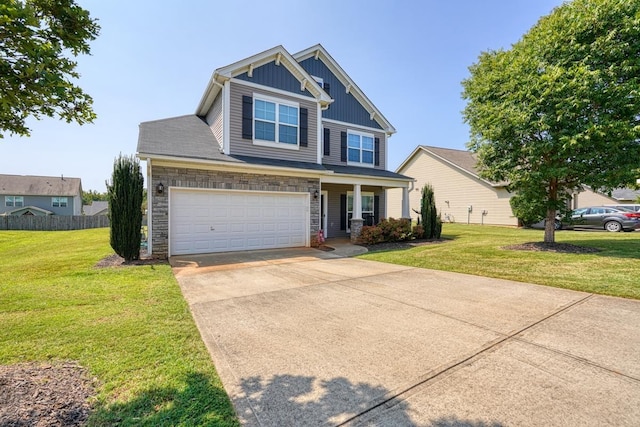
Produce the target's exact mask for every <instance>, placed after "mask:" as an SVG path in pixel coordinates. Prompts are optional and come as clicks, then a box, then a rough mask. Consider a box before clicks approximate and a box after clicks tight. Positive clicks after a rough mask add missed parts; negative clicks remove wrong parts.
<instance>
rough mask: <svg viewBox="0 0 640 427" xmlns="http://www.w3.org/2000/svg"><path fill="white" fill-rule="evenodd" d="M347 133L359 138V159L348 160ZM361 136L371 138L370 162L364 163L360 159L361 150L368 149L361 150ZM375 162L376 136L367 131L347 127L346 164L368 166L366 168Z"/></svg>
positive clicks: (372, 165)
mask: <svg viewBox="0 0 640 427" xmlns="http://www.w3.org/2000/svg"><path fill="white" fill-rule="evenodd" d="M349 135H357V136H358V137H359V139H360V147H359V150H360V161H358V162H356V161H353V160H349V148H351V147H349ZM362 137H367V138H371V140H372V142H373V149H372V150H371V154H372V155H371V163H365V162H363V161H362V152H363V151H369V150H363V148H362ZM375 164H376V137H375V135H374V134H372V133H368V132H360V131H357V130H352V129H347V165H350V166H363V167H368V168H372V167H374V166H375Z"/></svg>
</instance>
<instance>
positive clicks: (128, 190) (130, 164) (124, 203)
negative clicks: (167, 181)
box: [106, 154, 144, 261]
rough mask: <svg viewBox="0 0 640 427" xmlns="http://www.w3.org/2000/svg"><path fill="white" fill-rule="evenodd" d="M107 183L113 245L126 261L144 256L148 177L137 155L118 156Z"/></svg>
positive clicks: (111, 241)
mask: <svg viewBox="0 0 640 427" xmlns="http://www.w3.org/2000/svg"><path fill="white" fill-rule="evenodd" d="M106 184H107V194H108V201H109V217H110V223H111V233H110V243H111V247H112V248H113V250H114V251H115V253H117V254H118V255H120V256H121V257H123V258H124V259H125V260H126V261H132V260H136V259H138V258H140V240H141V234H140V230H141V228H142V209H141V208H140V207H141V205H142V189H143V186H144V177H143V176H142V172H140V163H139V161H138V159H136V158H135V157H134V156H123V155H122V154H121V155H120V156H119V157H118V158H116V160H115V161H114V163H113V174H112V176H111V184H109V182H107V183H106Z"/></svg>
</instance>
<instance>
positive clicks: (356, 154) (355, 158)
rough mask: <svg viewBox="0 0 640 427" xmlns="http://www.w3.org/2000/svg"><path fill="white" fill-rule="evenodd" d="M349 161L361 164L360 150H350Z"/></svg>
mask: <svg viewBox="0 0 640 427" xmlns="http://www.w3.org/2000/svg"><path fill="white" fill-rule="evenodd" d="M348 160H349V161H350V162H360V150H356V149H354V148H349V157H348Z"/></svg>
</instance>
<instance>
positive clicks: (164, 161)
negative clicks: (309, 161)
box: [140, 153, 326, 178]
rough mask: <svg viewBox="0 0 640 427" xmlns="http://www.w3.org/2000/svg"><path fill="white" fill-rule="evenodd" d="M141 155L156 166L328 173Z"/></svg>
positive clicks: (314, 175)
mask: <svg viewBox="0 0 640 427" xmlns="http://www.w3.org/2000/svg"><path fill="white" fill-rule="evenodd" d="M140 155H141V156H145V157H147V158H148V159H150V160H151V161H153V165H154V166H165V167H182V168H187V169H203V170H216V171H222V172H245V173H246V172H249V173H261V174H265V175H284V176H299V177H305V178H319V177H320V176H322V175H324V174H326V171H314V170H304V169H297V168H288V167H282V166H269V165H256V164H251V163H242V162H237V163H234V162H223V161H218V160H202V159H188V158H182V157H174V156H164V155H154V154H144V153H141V154H140Z"/></svg>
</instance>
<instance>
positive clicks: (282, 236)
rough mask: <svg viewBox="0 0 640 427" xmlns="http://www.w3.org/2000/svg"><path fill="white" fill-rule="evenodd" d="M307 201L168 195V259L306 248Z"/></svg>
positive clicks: (241, 194)
mask: <svg viewBox="0 0 640 427" xmlns="http://www.w3.org/2000/svg"><path fill="white" fill-rule="evenodd" d="M308 218H309V196H308V195H307V194H306V193H303V194H300V193H275V192H252V191H225V190H186V189H171V191H170V195H169V250H170V253H171V255H181V254H198V253H210V252H228V251H244V250H253V249H272V248H289V247H297V246H306V245H307V239H308V234H309V225H308Z"/></svg>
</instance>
